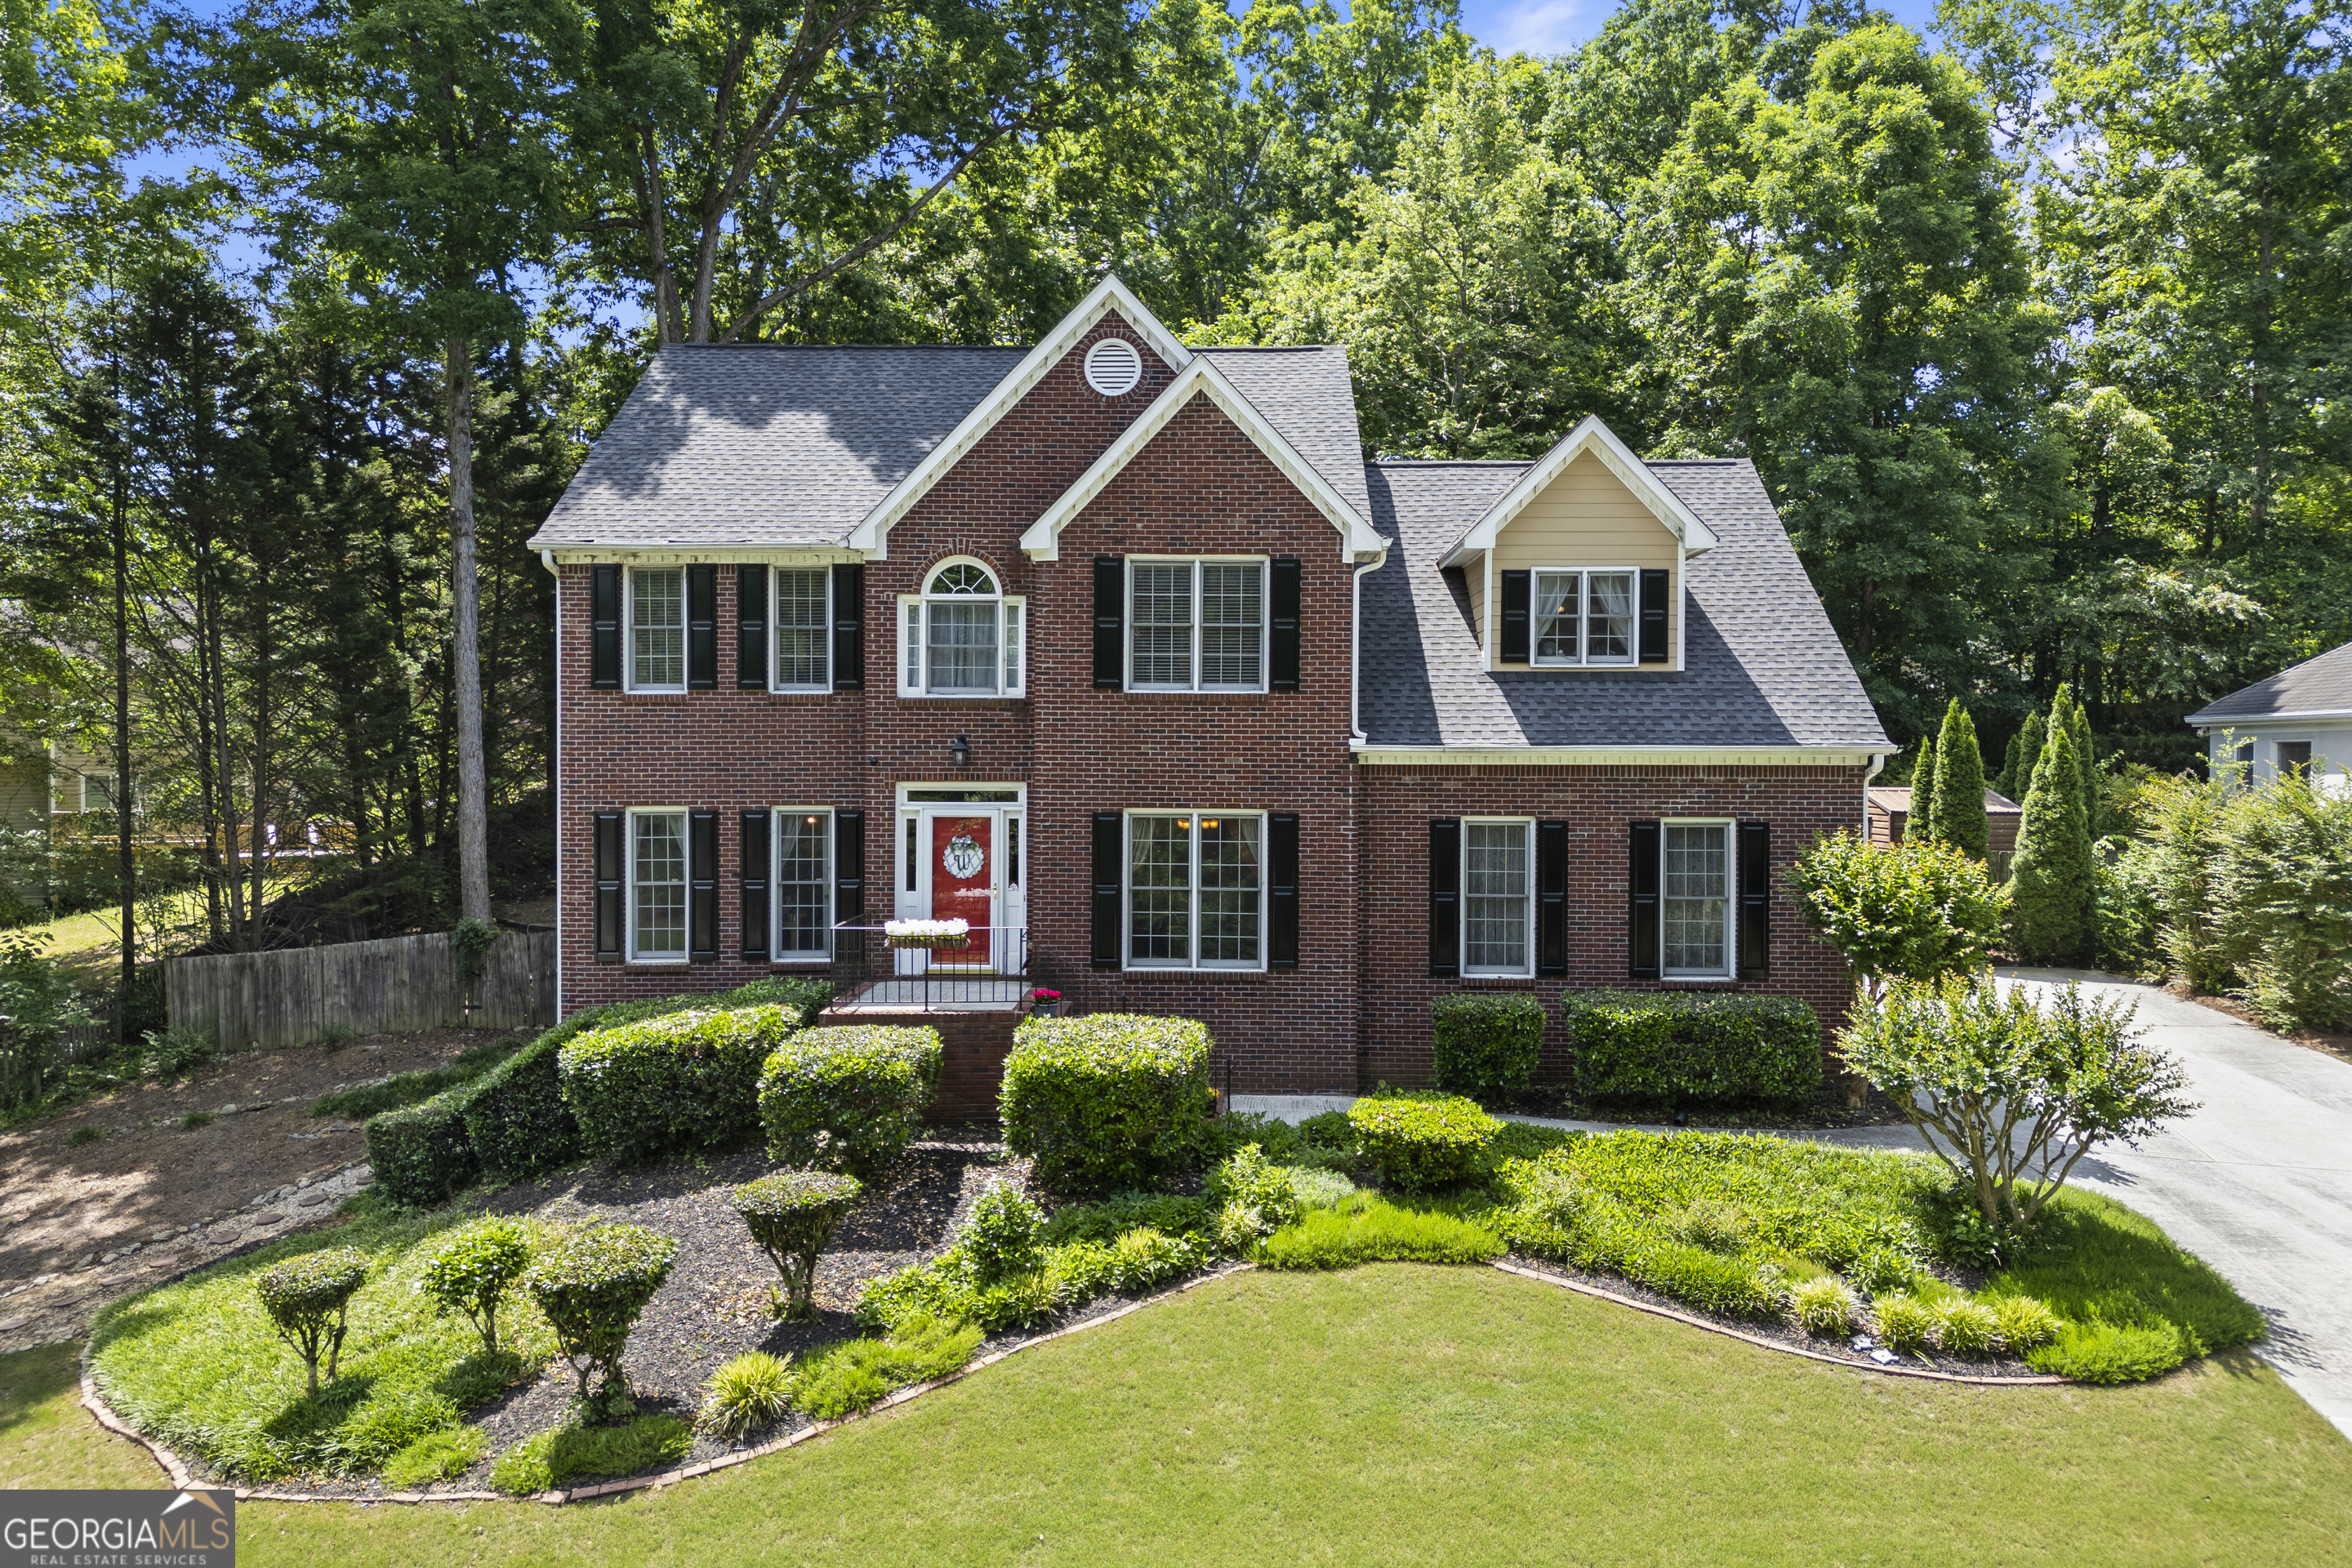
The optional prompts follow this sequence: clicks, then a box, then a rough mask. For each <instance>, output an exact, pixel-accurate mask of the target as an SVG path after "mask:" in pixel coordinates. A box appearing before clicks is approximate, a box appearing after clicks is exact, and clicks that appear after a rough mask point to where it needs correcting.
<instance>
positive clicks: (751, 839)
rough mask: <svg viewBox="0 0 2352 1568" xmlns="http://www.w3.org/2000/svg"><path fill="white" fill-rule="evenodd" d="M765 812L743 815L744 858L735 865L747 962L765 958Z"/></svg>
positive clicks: (766, 923) (766, 926)
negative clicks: (739, 881)
mask: <svg viewBox="0 0 2352 1568" xmlns="http://www.w3.org/2000/svg"><path fill="white" fill-rule="evenodd" d="M770 821H771V818H770V816H769V814H768V813H766V812H764V811H747V812H745V813H744V814H743V817H742V846H741V847H742V851H743V858H742V859H741V861H740V862H739V863H738V864H737V866H736V868H735V871H736V875H737V876H738V877H739V878H740V879H741V881H742V884H743V941H742V942H741V944H740V948H739V950H738V951H740V952H741V953H742V955H743V958H744V961H745V962H746V963H765V962H767V958H768V830H769V824H770Z"/></svg>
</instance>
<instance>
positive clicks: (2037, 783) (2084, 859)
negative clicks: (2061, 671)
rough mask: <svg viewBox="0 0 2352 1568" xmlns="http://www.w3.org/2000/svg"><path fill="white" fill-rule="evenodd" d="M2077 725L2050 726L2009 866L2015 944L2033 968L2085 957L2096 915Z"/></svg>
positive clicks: (2027, 796) (2011, 918)
mask: <svg viewBox="0 0 2352 1568" xmlns="http://www.w3.org/2000/svg"><path fill="white" fill-rule="evenodd" d="M2072 727H2073V726H2072V725H2071V723H2070V724H2068V725H2067V726H2065V727H2063V728H2061V727H2059V726H2058V725H2056V724H2055V723H2053V725H2052V727H2051V731H2050V738H2049V740H2048V741H2047V742H2044V743H2043V745H2042V756H2041V760H2040V761H2039V762H2037V763H2035V764H2034V768H2033V785H2032V788H2031V789H2029V790H2027V791H2026V792H2025V818H2024V821H2023V822H2022V823H2021V824H2020V826H2019V827H2018V832H2017V855H2016V858H2014V859H2013V860H2012V861H2011V865H2010V941H2011V945H2012V946H2013V947H2014V948H2015V949H2016V951H2017V955H2018V956H2019V957H2020V958H2021V959H2024V960H2025V961H2026V962H2028V963H2063V962H2066V961H2070V960H2073V959H2075V958H2078V957H2080V956H2081V955H2082V953H2083V952H2084V948H2085V947H2086V946H2087V944H2088V943H2089V942H2090V940H2091V936H2092V925H2091V922H2092V921H2093V920H2094V919H2095V916H2096V910H2095V904H2094V900H2095V896H2096V889H2097V881H2096V873H2095V870H2094V868H2093V867H2092V862H2091V835H2090V830H2089V828H2088V827H2087V826H2085V825H2084V821H2083V790H2082V783H2081V778H2080V775H2079V774H2078V773H2076V772H2075V768H2074V737H2073V735H2072V734H2071V733H2070V732H2069V731H2071V729H2072Z"/></svg>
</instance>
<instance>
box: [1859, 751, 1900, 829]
mask: <svg viewBox="0 0 2352 1568" xmlns="http://www.w3.org/2000/svg"><path fill="white" fill-rule="evenodd" d="M1894 754H1895V753H1894V752H1873V753H1872V755H1871V759H1870V771H1869V772H1868V773H1864V774H1863V775H1862V837H1863V841H1864V843H1868V842H1869V841H1870V781H1871V780H1873V779H1874V778H1876V777H1877V776H1878V775H1879V774H1880V773H1884V772H1885V769H1886V759H1887V758H1889V757H1891V756H1893V755H1894Z"/></svg>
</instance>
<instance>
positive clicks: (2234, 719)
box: [2181, 708, 2352, 730]
mask: <svg viewBox="0 0 2352 1568" xmlns="http://www.w3.org/2000/svg"><path fill="white" fill-rule="evenodd" d="M2305 719H2352V708H2294V709H2289V710H2285V711H2284V712H2279V713H2216V714H2214V715H2212V716H2211V717H2210V718H2209V717H2207V716H2206V715H2205V714H2202V713H2191V714H2190V715H2189V717H2188V718H2186V719H2183V720H2182V721H2181V722H2182V723H2184V724H2197V725H2200V726H2202V727H2204V728H2206V729H2209V730H2229V729H2235V728H2236V727H2237V726H2239V725H2241V724H2293V723H2297V722H2300V721H2303V720H2305Z"/></svg>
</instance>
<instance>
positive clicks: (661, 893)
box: [629, 811, 686, 958]
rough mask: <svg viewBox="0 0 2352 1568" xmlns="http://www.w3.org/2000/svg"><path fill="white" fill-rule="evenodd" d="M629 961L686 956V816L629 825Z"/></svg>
mask: <svg viewBox="0 0 2352 1568" xmlns="http://www.w3.org/2000/svg"><path fill="white" fill-rule="evenodd" d="M629 833H630V841H629V901H630V903H629V912H630V921H629V924H630V933H631V934H630V956H631V957H633V958H684V957H685V956H686V813H684V812H682V811H641V812H637V813H635V814H634V815H633V816H631V817H630V819H629Z"/></svg>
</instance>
